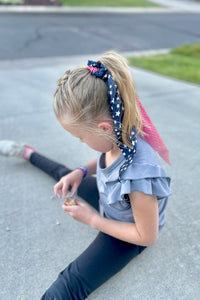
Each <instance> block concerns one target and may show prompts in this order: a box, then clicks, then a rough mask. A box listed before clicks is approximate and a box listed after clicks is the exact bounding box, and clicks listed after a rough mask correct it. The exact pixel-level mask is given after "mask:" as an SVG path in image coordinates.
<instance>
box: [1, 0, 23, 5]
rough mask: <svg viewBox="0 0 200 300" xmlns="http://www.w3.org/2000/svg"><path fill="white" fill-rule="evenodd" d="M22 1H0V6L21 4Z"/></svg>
mask: <svg viewBox="0 0 200 300" xmlns="http://www.w3.org/2000/svg"><path fill="white" fill-rule="evenodd" d="M23 3H24V1H23V0H0V4H23Z"/></svg>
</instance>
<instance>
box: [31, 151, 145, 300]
mask: <svg viewBox="0 0 200 300" xmlns="http://www.w3.org/2000/svg"><path fill="white" fill-rule="evenodd" d="M30 162H31V163H32V164H33V165H34V166H36V167H38V168H40V169H41V170H43V171H44V172H45V173H47V174H49V175H50V176H52V177H53V178H54V179H55V180H56V181H59V180H60V178H61V177H62V176H64V175H66V174H68V173H69V172H70V171H71V170H70V169H68V168H66V167H65V166H63V165H60V164H58V163H56V162H54V161H52V160H49V159H47V158H45V157H44V156H41V155H40V154H38V153H33V154H32V155H31V158H30ZM78 195H79V196H80V197H82V198H83V199H84V200H85V201H87V202H88V203H89V204H90V205H92V206H93V207H94V208H95V209H98V190H97V185H96V178H95V177H93V176H88V177H86V178H85V179H84V180H83V181H82V183H81V184H80V186H79V189H78ZM144 249H145V247H143V246H137V245H134V244H130V243H127V242H123V241H121V240H118V239H116V238H113V237H111V236H109V235H107V234H105V233H103V232H99V233H98V235H97V237H96V238H95V240H94V241H93V242H92V243H91V244H90V246H89V247H88V248H87V249H86V250H85V251H84V252H83V253H82V254H81V255H80V256H79V257H78V258H77V259H75V260H74V261H73V262H72V263H71V264H70V265H69V266H68V267H67V268H66V269H64V270H63V271H62V272H61V273H60V274H59V276H58V278H57V280H56V281H55V282H54V283H53V284H52V285H51V286H50V288H49V289H48V290H47V291H46V292H45V294H44V295H43V296H42V298H41V300H47V299H48V300H70V299H74V300H82V299H86V298H87V297H88V295H89V294H91V293H92V292H93V291H94V290H95V289H96V288H98V287H99V286H100V285H101V284H103V283H104V282H105V281H107V280H108V279H109V278H111V277H112V276H113V275H115V274H116V273H117V272H118V271H120V270H121V269H122V268H123V267H124V266H125V265H126V264H127V263H128V262H129V261H130V260H131V259H133V258H134V257H135V256H136V255H138V254H139V253H141V252H142V251H143V250H144Z"/></svg>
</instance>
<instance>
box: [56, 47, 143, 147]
mask: <svg viewBox="0 0 200 300" xmlns="http://www.w3.org/2000/svg"><path fill="white" fill-rule="evenodd" d="M98 62H101V63H103V64H104V66H105V67H106V68H107V69H108V70H109V71H110V72H111V73H112V76H113V78H114V80H115V82H116V83H117V86H118V90H119V92H120V95H121V98H122V99H123V103H124V117H123V123H122V140H123V143H124V144H126V145H127V146H132V145H131V143H130V140H129V135H130V131H131V129H132V127H133V126H136V129H137V132H138V133H142V119H141V115H140V110H139V107H138V105H137V101H136V92H135V86H134V82H133V79H132V76H131V74H130V72H129V68H128V64H127V61H126V59H125V58H123V57H122V56H121V55H119V54H117V53H116V52H106V53H104V54H103V55H102V56H101V57H100V58H99V60H98ZM54 111H55V114H56V116H57V118H58V119H60V118H63V117H64V116H65V114H66V113H70V114H71V115H72V116H73V125H80V124H82V125H83V126H84V127H86V128H88V130H90V129H91V126H93V125H94V124H95V122H98V120H100V119H101V118H105V117H107V118H108V120H110V121H111V120H112V117H111V113H110V106H109V103H108V88H107V85H106V83H105V82H104V81H103V80H102V79H100V78H98V77H96V76H93V75H91V72H90V71H89V70H88V69H87V67H82V68H77V69H74V70H72V71H67V72H66V73H65V75H64V76H63V77H62V78H61V79H60V80H59V81H58V88H57V90H56V92H55V95H54Z"/></svg>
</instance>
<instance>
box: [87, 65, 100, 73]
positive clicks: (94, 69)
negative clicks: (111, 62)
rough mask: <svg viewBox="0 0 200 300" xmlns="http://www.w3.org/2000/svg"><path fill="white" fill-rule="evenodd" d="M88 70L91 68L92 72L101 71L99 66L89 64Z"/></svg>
mask: <svg viewBox="0 0 200 300" xmlns="http://www.w3.org/2000/svg"><path fill="white" fill-rule="evenodd" d="M87 68H88V70H90V72H91V73H92V72H98V71H99V68H97V67H93V66H87Z"/></svg>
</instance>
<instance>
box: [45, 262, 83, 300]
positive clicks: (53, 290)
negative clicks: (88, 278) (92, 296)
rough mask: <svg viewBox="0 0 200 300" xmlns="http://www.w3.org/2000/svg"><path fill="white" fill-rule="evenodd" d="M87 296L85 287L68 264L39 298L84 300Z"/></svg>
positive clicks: (48, 299)
mask: <svg viewBox="0 0 200 300" xmlns="http://www.w3.org/2000/svg"><path fill="white" fill-rule="evenodd" d="M87 296H88V293H87V288H85V285H84V284H83V281H82V280H81V279H80V278H79V276H78V274H76V272H75V273H74V272H73V271H72V270H71V265H69V266H68V267H67V268H66V269H65V270H64V271H62V272H61V273H60V274H59V276H58V278H57V280H56V281H55V282H54V283H53V284H52V285H51V286H50V287H49V288H48V290H47V291H46V292H45V294H44V295H43V296H42V298H41V300H84V299H86V298H87Z"/></svg>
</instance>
